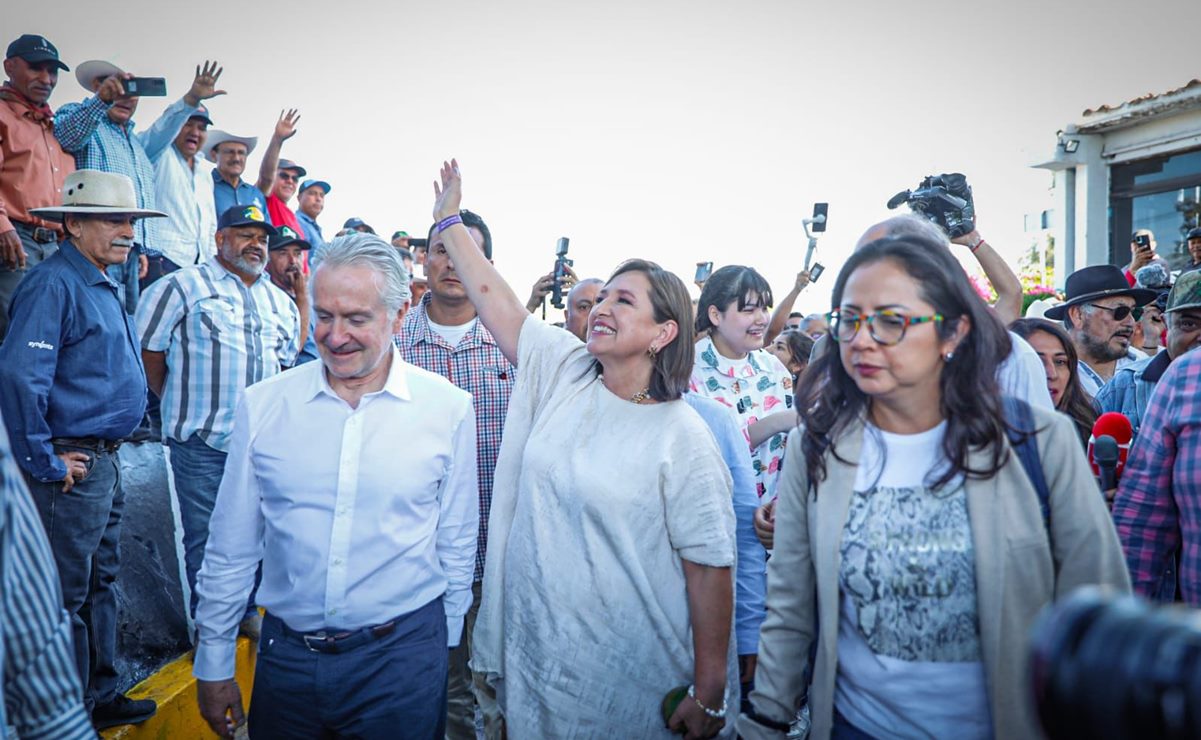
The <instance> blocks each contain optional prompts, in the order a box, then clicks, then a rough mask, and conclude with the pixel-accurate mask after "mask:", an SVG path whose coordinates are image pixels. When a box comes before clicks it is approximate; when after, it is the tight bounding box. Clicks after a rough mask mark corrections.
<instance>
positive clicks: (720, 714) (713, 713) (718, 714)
mask: <svg viewBox="0 0 1201 740" xmlns="http://www.w3.org/2000/svg"><path fill="white" fill-rule="evenodd" d="M688 696H690V697H692V700H693V701H694V702H696V705H697V706H698V707H700V708H701V710H702V711H703V712H704V713H705V714H707V715H709V716H710V717H712V718H713V719H724V718H725V716H726V708H727V706H726V700H727V699H728V698H729V692H728V691H727V692H724V693H723V694H722V695H721V709H720V710H713V709H710V708H709V707H707V706H705V705H704V704H701V700H700V699H698V698H696V684H692V685H690V686H689V687H688Z"/></svg>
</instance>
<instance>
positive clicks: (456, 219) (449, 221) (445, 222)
mask: <svg viewBox="0 0 1201 740" xmlns="http://www.w3.org/2000/svg"><path fill="white" fill-rule="evenodd" d="M461 223H463V217H462V216H460V215H459V214H457V213H456V214H455V215H453V216H447V217H446V218H444V219H442V220H441V221H439V222H438V225H437V226H436V227H434V230H435V231H437V232H439V233H441V232H443V231H445V230H447V229H449V228H450V227H451V226H454V225H455V224H461Z"/></svg>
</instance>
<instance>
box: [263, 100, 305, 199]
mask: <svg viewBox="0 0 1201 740" xmlns="http://www.w3.org/2000/svg"><path fill="white" fill-rule="evenodd" d="M299 122H300V114H299V113H298V112H297V111H296V109H295V108H293V109H292V110H289V111H280V112H279V120H278V121H276V122H275V131H274V132H272V134H271V143H269V144H268V145H267V151H265V152H263V163H262V164H261V165H259V181H258V182H257V183H255V187H257V188H258V189H259V190H260V191H261V192H262V193H263V195H270V194H271V188H272V187H273V186H274V185H275V168H276V167H278V166H279V150H280V149H281V148H283V145H284V142H285V141H287V140H288V139H290V138H292V137H293V136H295V135H296V124H297V123H299Z"/></svg>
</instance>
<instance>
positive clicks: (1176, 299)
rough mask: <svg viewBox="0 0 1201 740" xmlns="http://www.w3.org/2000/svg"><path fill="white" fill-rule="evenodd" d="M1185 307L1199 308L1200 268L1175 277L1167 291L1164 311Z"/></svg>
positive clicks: (1168, 311)
mask: <svg viewBox="0 0 1201 740" xmlns="http://www.w3.org/2000/svg"><path fill="white" fill-rule="evenodd" d="M1186 308H1201V270H1192V271H1191V272H1186V273H1184V274H1183V275H1181V276H1180V277H1178V278H1176V284H1175V285H1173V286H1172V290H1171V291H1170V292H1169V293H1168V304H1167V308H1165V309H1164V313H1171V312H1172V311H1183V310H1184V309H1186Z"/></svg>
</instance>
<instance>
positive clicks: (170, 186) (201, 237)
mask: <svg viewBox="0 0 1201 740" xmlns="http://www.w3.org/2000/svg"><path fill="white" fill-rule="evenodd" d="M153 161H154V187H155V196H154V197H155V203H156V204H157V208H158V209H159V210H160V211H162V212H163V213H165V214H167V218H164V219H158V220H159V221H161V222H162V223H160V224H159V225H158V227H159V228H158V243H157V244H154V245H152V246H153V247H154V248H155V249H157V250H158V251H160V252H162V253H163V255H164V256H166V258H167V259H169V260H171V261H172V262H174V263H175V264H177V265H179V266H180V267H187V266H188V265H195V264H198V263H201V262H207V261H208V260H209V258H211V257H212V256H213V254H215V253H216V251H217V243H216V241H215V239H214V235H215V234H216V233H217V206H216V205H214V204H213V176H212V174H211V172H212V169H213V166H212V165H211V164H209V163H208V162H206V161H204V157H201V156H199V155H197V156H196V157H195V158H194V161H195V163H196V164H195V167H189V166H188V160H186V159H184V157H183V155H182V154H180V153H179V150H178V149H176V148H175V144H171V145H170V146H168V147H167V148H166V149H164V150H162V151H161V152H159V153H158V155H157V156H156V157H155V158H154V160H153Z"/></svg>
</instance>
